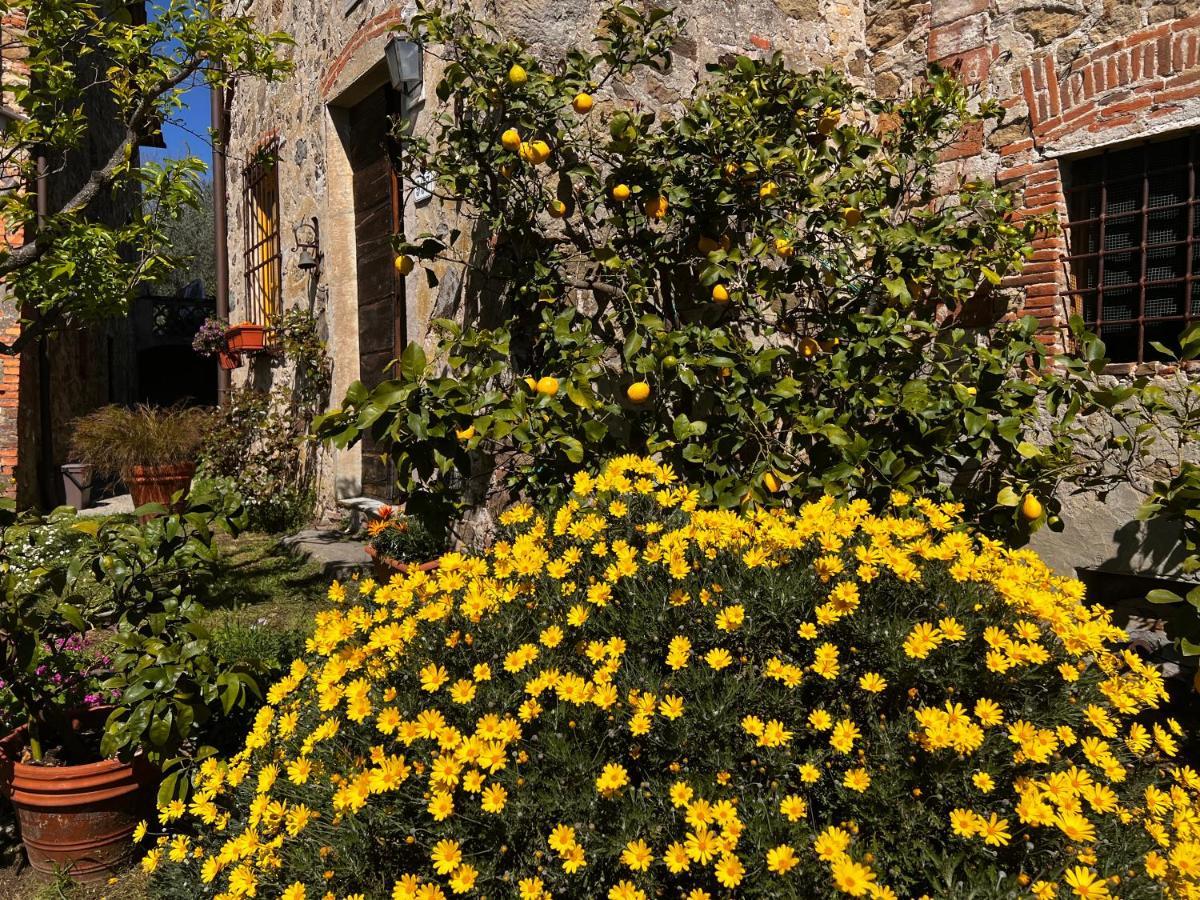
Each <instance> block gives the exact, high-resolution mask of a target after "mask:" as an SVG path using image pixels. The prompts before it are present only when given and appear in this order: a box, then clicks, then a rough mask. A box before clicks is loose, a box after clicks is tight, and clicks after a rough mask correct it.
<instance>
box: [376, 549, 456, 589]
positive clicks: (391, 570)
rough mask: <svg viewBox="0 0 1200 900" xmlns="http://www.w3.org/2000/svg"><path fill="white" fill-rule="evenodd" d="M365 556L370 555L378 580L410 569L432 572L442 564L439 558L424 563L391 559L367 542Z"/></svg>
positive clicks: (383, 579)
mask: <svg viewBox="0 0 1200 900" xmlns="http://www.w3.org/2000/svg"><path fill="white" fill-rule="evenodd" d="M367 556H369V557H371V563H372V569H373V572H374V575H375V578H376V580H378V581H387V580H389V579H390V578H391V577H392V576H393V575H403V574H404V573H405V572H408V571H409V570H410V569H420V570H421V571H422V572H432V571H433V570H434V569H436V568H438V567H439V566H440V565H441V564H442V561H441V560H440V559H435V560H433V561H432V562H424V563H403V562H400V560H398V559H392V558H391V557H390V556H382V555H380V553H379V551H378V550H376V549H375V548H374V547H372V546H371V545H370V544H367Z"/></svg>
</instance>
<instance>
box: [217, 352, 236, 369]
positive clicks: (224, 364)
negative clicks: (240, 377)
mask: <svg viewBox="0 0 1200 900" xmlns="http://www.w3.org/2000/svg"><path fill="white" fill-rule="evenodd" d="M217 362H218V363H219V364H220V366H221V368H222V369H227V370H232V369H236V368H238V367H239V366H240V365H241V364H242V358H241V356H239V355H238V354H236V353H229V352H228V351H225V350H222V351H220V352H219V353H218V354H217Z"/></svg>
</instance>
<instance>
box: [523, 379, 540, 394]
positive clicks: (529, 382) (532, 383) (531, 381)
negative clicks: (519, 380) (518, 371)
mask: <svg viewBox="0 0 1200 900" xmlns="http://www.w3.org/2000/svg"><path fill="white" fill-rule="evenodd" d="M525 384H527V385H528V386H529V389H530V390H531V391H536V390H537V385H538V383H537V379H536V378H534V377H533V376H532V375H526V376H525Z"/></svg>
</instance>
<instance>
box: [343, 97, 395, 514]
mask: <svg viewBox="0 0 1200 900" xmlns="http://www.w3.org/2000/svg"><path fill="white" fill-rule="evenodd" d="M399 111H400V104H399V95H398V94H397V93H396V92H395V91H393V90H392V89H391V88H390V87H382V88H380V89H379V90H377V91H375V93H373V94H371V95H370V96H369V97H367V98H366V99H364V100H363V101H362V102H361V103H359V104H358V105H357V106H355V107H354V108H353V109H352V110H351V112H350V165H351V167H352V169H353V172H354V240H355V245H356V249H357V260H358V262H357V265H358V272H357V277H358V365H359V379H360V380H361V381H362V382H363V383H364V384H366V385H367V387H374V386H375V385H377V384H379V382H381V381H383V380H385V379H386V378H388V377H389V376H390V372H389V369H388V367H389V366H390V365H391V363H392V361H393V360H395V359H397V358H399V356H400V354H401V353H403V352H404V345H405V343H406V336H407V333H408V324H407V321H406V318H405V301H404V280H403V278H402V277H401V276H400V275H399V273H398V272H397V271H396V268H395V265H394V258H395V255H394V253H393V251H392V237H393V236H394V235H396V234H399V233H400V230H401V225H402V210H403V207H402V201H401V194H400V182H399V179H398V178H397V176H396V169H395V166H394V165H393V163H392V160H393V153H394V146H393V144H392V141H391V140H390V139H389V136H388V132H389V129H390V127H391V122H392V116H394V115H395V114H397V113H399ZM362 470H363V471H362V490H363V494H365V495H366V496H368V497H376V498H378V499H381V500H392V499H394V497H395V483H394V481H395V478H394V472H393V470H392V466H391V465H390V464H389V463H387V462H386V461H384V460H383V459H382V458H381V457H380V453H379V450H378V448H376V447H375V444H374V441H372V440H370V439H369V438H368V439H365V440H364V441H363V465H362Z"/></svg>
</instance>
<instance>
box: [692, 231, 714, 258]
mask: <svg viewBox="0 0 1200 900" xmlns="http://www.w3.org/2000/svg"><path fill="white" fill-rule="evenodd" d="M719 246H720V244H718V243H717V242H716V241H715V240H713V239H712V238H710V237H709V236H708V235H706V234H705V235H701V236H700V240H698V241H697V242H696V247H697V248H698V249H699V250H700V252H701V253H704V254H708V253H713V252H715V251H716V250H717V248H718V247H719Z"/></svg>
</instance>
